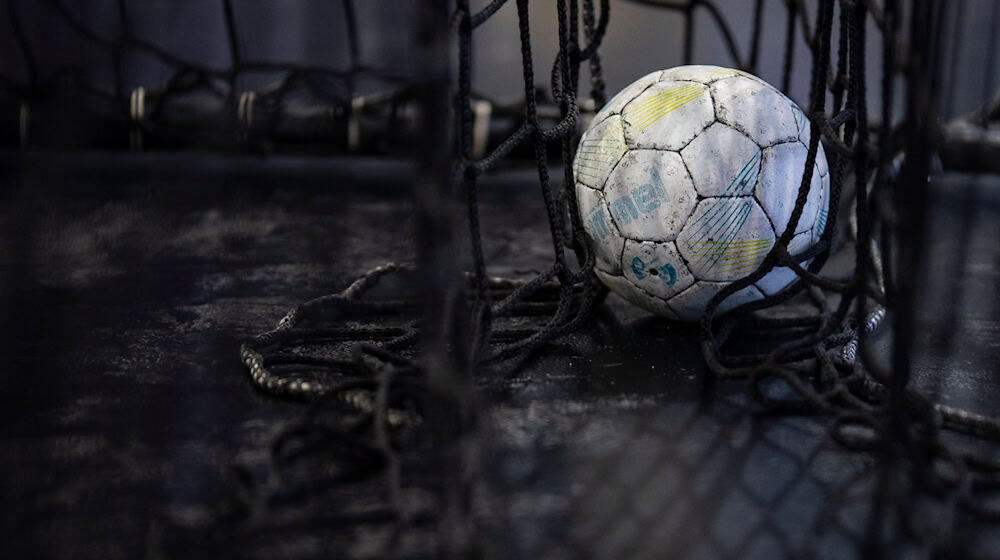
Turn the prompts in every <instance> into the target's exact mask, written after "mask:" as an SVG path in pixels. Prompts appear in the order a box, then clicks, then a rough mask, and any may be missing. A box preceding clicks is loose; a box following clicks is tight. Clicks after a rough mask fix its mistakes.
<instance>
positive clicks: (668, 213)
mask: <svg viewBox="0 0 1000 560" xmlns="http://www.w3.org/2000/svg"><path fill="white" fill-rule="evenodd" d="M809 134H810V132H809V120H808V119H807V118H806V116H805V114H804V113H803V112H802V110H801V109H800V108H799V107H798V106H797V105H796V104H795V103H794V102H792V101H791V100H790V99H788V98H787V97H785V96H784V95H783V94H782V93H781V92H780V91H778V90H777V89H775V88H774V87H772V86H771V85H769V84H768V83H766V82H764V81H763V80H761V79H760V78H757V77H755V76H751V75H750V74H747V73H745V72H741V71H739V70H732V69H729V68H720V67H718V66H679V67H676V68H671V69H669V70H664V71H661V72H653V73H652V74H649V75H647V76H643V77H642V78H639V79H638V80H636V81H635V82H633V83H632V84H631V85H629V86H628V87H626V88H625V89H624V90H622V91H621V92H620V93H619V94H618V95H616V96H615V97H614V98H613V99H611V101H609V102H608V104H607V105H605V106H604V108H603V109H601V111H600V112H599V113H597V115H596V116H595V117H594V120H593V121H591V124H590V126H589V127H588V129H587V131H586V132H585V133H584V134H583V138H581V139H580V144H579V146H578V148H577V153H576V158H575V160H574V162H573V172H574V176H575V178H576V194H577V203H578V205H579V210H580V216H581V220H582V221H583V228H584V230H585V231H586V233H587V236H588V238H589V240H590V242H591V245H592V246H593V248H594V251H595V253H596V255H597V259H596V264H595V272H596V274H597V276H598V278H600V279H601V281H602V282H604V284H605V285H607V286H608V288H610V289H611V290H612V291H614V292H615V293H617V294H618V295H620V296H622V297H623V298H625V299H627V300H628V301H631V302H633V303H635V304H637V305H639V306H641V307H643V308H645V309H647V310H649V311H652V312H654V313H657V314H659V315H663V316H665V317H670V318H675V319H681V320H686V321H692V320H697V319H698V318H699V317H700V316H701V314H702V312H703V311H704V309H705V305H706V304H707V303H708V300H709V299H711V298H712V296H714V295H715V294H716V293H717V292H718V291H719V290H720V289H721V288H722V287H723V286H725V285H726V284H728V283H729V282H732V281H733V280H736V279H738V278H742V277H744V276H747V275H748V274H750V273H751V272H753V271H754V270H756V269H757V267H758V266H760V264H761V262H762V261H763V260H764V257H765V256H766V255H767V254H768V252H769V251H770V250H771V248H772V247H773V246H774V243H775V242H776V240H777V239H776V236H778V235H781V234H782V233H783V232H784V231H785V229H786V227H787V226H788V222H789V217H790V216H791V213H792V209H793V208H794V207H795V199H796V198H797V196H798V189H799V183H800V182H801V180H802V173H803V171H804V169H805V161H806V154H807V153H808V144H809ZM829 198H830V176H829V171H828V166H827V161H826V155H825V153H824V152H823V146H822V145H820V148H819V152H818V154H817V156H816V164H815V168H814V170H813V176H812V182H811V184H810V190H809V195H808V198H807V200H806V205H805V209H804V211H803V213H802V217H801V218H800V219H799V222H798V225H797V226H796V228H795V236H794V237H793V238H792V241H791V243H790V245H789V249H790V251H791V253H792V254H797V253H800V252H802V251H804V250H806V249H807V248H809V247H810V246H812V245H813V244H814V243H815V242H816V241H818V240H819V237H820V235H821V234H822V232H823V228H824V227H825V225H826V216H827V211H828V205H829ZM794 280H795V273H794V272H793V271H792V270H790V269H788V268H785V267H777V268H775V269H774V270H773V271H771V272H770V273H768V274H767V275H766V276H764V277H763V278H761V279H760V280H758V281H757V282H756V283H754V284H753V285H750V286H748V287H746V288H744V289H742V290H740V291H738V292H736V293H735V294H733V295H731V296H729V297H728V298H727V299H726V300H725V301H723V302H722V305H721V306H720V307H719V309H718V312H725V311H728V310H730V309H732V308H733V307H736V306H738V305H742V304H744V303H747V302H750V301H753V300H757V299H761V298H763V297H764V296H765V295H771V294H774V293H777V292H779V291H780V290H782V289H784V288H785V287H787V286H788V285H789V284H790V283H792V282H793V281H794Z"/></svg>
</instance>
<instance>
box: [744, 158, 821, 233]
mask: <svg viewBox="0 0 1000 560" xmlns="http://www.w3.org/2000/svg"><path fill="white" fill-rule="evenodd" d="M806 155H807V151H806V148H805V147H804V146H802V144H800V143H799V142H797V141H796V142H787V143H785V144H778V145H777V146H771V147H769V148H765V149H764V152H763V156H762V159H763V161H762V163H761V173H760V178H759V179H758V180H757V187H756V188H755V189H754V194H755V196H756V198H757V200H758V201H759V202H760V204H761V206H763V207H764V211H765V212H767V215H768V216H769V217H770V218H771V222H772V223H773V224H774V230H775V234H777V235H781V234H782V233H784V231H785V228H786V227H787V226H788V219H789V218H790V217H791V216H792V210H794V209H795V199H796V198H798V189H799V184H800V183H801V182H802V171H803V169H805V165H806ZM812 175H813V180H812V182H811V183H810V185H809V195H808V198H807V199H806V206H805V207H804V209H803V213H802V217H801V218H800V219H799V223H798V224H797V226H796V228H795V229H796V233H799V232H802V231H806V230H808V229H809V228H811V227H812V226H813V223H814V222H815V216H816V212H817V211H818V205H819V195H820V193H821V184H822V181H821V180H820V177H819V174H818V173H817V172H816V171H815V169H814V171H813V174H812ZM814 191H815V194H814Z"/></svg>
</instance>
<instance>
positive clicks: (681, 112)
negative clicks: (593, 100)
mask: <svg viewBox="0 0 1000 560" xmlns="http://www.w3.org/2000/svg"><path fill="white" fill-rule="evenodd" d="M622 119H623V120H624V123H625V139H626V141H627V142H628V144H629V146H633V147H637V148H651V149H658V150H680V149H681V148H683V147H684V146H686V145H687V143H688V142H690V141H691V140H693V139H694V137H695V135H697V134H698V133H699V132H701V131H702V130H704V129H705V127H707V126H708V125H709V124H711V123H712V121H714V120H715V110H714V109H713V108H712V98H711V97H709V95H708V87H707V86H705V85H702V84H697V83H694V82H658V83H656V84H654V85H652V86H650V87H649V88H648V89H646V91H644V92H642V94H641V95H639V96H638V97H636V98H635V99H633V100H632V101H630V102H629V103H628V104H627V105H626V106H625V108H624V110H623V111H622Z"/></svg>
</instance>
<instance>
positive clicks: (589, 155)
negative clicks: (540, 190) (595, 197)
mask: <svg viewBox="0 0 1000 560" xmlns="http://www.w3.org/2000/svg"><path fill="white" fill-rule="evenodd" d="M627 149H628V148H627V147H626V146H625V136H624V133H623V131H622V121H621V119H620V118H619V117H618V116H617V115H612V116H610V117H608V118H606V119H604V120H603V121H601V122H598V123H597V124H596V125H594V126H592V127H591V128H590V130H588V131H587V132H586V133H585V134H584V135H583V138H581V139H580V144H579V145H578V146H577V149H576V157H575V158H574V159H573V175H574V177H575V178H576V180H577V181H578V182H580V183H583V184H584V185H587V186H588V187H592V188H595V189H598V190H601V189H603V188H604V183H605V182H606V181H607V180H608V174H609V173H611V170H612V169H614V167H615V165H616V164H617V163H618V160H620V159H621V157H622V155H623V154H624V153H625V151H626V150H627Z"/></svg>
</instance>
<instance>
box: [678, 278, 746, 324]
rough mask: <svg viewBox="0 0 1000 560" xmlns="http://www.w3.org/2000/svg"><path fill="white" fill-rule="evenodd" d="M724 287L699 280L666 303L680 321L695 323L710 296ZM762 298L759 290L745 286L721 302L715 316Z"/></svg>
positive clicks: (718, 283)
mask: <svg viewBox="0 0 1000 560" xmlns="http://www.w3.org/2000/svg"><path fill="white" fill-rule="evenodd" d="M726 285H727V283H726V282H707V281H704V280H699V281H698V282H695V283H694V284H693V285H691V287H690V288H688V289H686V290H684V291H683V292H681V293H679V294H677V295H676V296H674V297H672V298H670V300H668V302H667V303H668V304H669V305H670V308H671V309H673V310H674V312H675V313H676V314H677V315H678V316H679V317H680V318H681V319H682V320H685V321H696V320H698V319H699V318H700V317H701V314H702V313H703V312H704V311H705V306H706V305H708V301H709V300H710V299H712V296H714V295H715V294H717V293H719V290H721V289H722V288H723V287H724V286H726ZM763 297H764V296H763V294H761V293H760V290H758V289H757V288H755V287H754V286H747V287H746V288H743V289H742V290H738V291H737V292H735V293H733V294H732V295H730V296H729V297H727V298H726V299H725V300H723V301H722V303H721V304H719V307H718V308H717V309H716V314H720V313H725V312H726V311H729V310H731V309H734V308H736V307H739V306H740V305H743V304H745V303H750V302H751V301H756V300H759V299H763Z"/></svg>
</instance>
